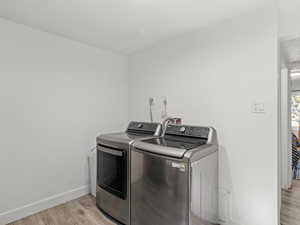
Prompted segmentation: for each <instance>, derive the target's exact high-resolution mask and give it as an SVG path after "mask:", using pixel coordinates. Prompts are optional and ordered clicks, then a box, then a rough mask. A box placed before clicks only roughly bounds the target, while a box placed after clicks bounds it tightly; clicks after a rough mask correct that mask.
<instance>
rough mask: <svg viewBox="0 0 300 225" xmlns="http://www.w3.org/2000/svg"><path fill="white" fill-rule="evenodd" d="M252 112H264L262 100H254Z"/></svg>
mask: <svg viewBox="0 0 300 225" xmlns="http://www.w3.org/2000/svg"><path fill="white" fill-rule="evenodd" d="M252 113H266V110H265V104H264V103H262V102H255V103H253V104H252Z"/></svg>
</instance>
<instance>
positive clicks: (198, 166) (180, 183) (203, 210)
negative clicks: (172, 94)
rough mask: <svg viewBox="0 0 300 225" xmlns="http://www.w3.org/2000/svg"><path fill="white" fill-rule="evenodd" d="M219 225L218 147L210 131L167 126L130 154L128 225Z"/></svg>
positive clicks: (134, 147) (141, 141)
mask: <svg viewBox="0 0 300 225" xmlns="http://www.w3.org/2000/svg"><path fill="white" fill-rule="evenodd" d="M217 222H218V142H217V137H216V132H215V130H214V129H213V128H210V127H196V126H185V125H169V126H167V128H166V131H165V135H164V136H163V137H156V138H151V139H147V140H140V141H136V142H134V143H133V147H132V149H131V225H153V224H155V225H211V224H217Z"/></svg>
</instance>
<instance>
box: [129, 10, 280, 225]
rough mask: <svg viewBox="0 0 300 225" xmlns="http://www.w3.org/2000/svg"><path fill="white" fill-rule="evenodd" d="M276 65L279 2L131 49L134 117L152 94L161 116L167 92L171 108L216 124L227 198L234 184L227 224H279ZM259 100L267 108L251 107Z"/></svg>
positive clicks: (143, 112)
mask: <svg viewBox="0 0 300 225" xmlns="http://www.w3.org/2000/svg"><path fill="white" fill-rule="evenodd" d="M277 65H278V63H277V26H276V18H275V10H273V6H271V7H268V8H267V10H263V9H261V10H259V9H258V10H256V11H255V12H253V13H249V14H248V15H243V16H240V17H238V18H232V20H228V21H224V23H222V24H217V25H215V26H214V27H210V28H207V29H203V30H200V31H198V32H195V33H190V34H186V35H184V36H181V37H177V38H175V39H173V40H168V41H165V42H162V43H159V44H157V45H155V46H153V47H152V48H148V49H145V50H144V51H141V52H138V53H136V54H133V55H132V56H131V57H130V87H129V93H130V94H129V99H130V107H129V109H130V112H129V115H130V118H131V119H135V120H146V119H148V108H147V102H148V97H150V96H153V97H155V100H156V109H155V119H156V120H158V119H159V118H160V107H161V104H162V103H161V101H162V97H163V96H167V98H168V101H169V115H179V116H182V117H183V121H184V123H185V124H197V125H204V126H213V127H215V128H216V129H217V131H218V137H219V142H220V174H221V175H220V193H221V196H220V198H221V200H222V202H221V203H224V202H223V200H224V199H223V197H224V198H226V196H223V195H222V194H224V193H226V190H228V191H229V192H231V194H229V199H228V201H227V202H225V204H228V207H227V208H222V211H221V218H222V219H226V220H227V224H239V225H275V224H278V176H277V171H278V168H277V151H278V150H277V147H278V146H277V100H278V98H277V91H278V90H277V88H278V87H277V86H278V84H277V78H278V72H277V67H278V66H277ZM256 101H258V102H263V103H265V108H266V113H265V114H253V113H251V104H252V103H253V102H256ZM224 190H225V191H224ZM227 197H228V196H227ZM227 210H229V211H227Z"/></svg>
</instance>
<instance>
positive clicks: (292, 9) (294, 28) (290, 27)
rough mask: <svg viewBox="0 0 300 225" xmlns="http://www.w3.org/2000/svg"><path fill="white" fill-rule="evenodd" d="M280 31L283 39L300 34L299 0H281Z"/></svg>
mask: <svg viewBox="0 0 300 225" xmlns="http://www.w3.org/2000/svg"><path fill="white" fill-rule="evenodd" d="M278 3H279V9H280V14H279V16H280V17H279V25H280V26H279V28H280V30H279V32H280V36H281V37H282V38H283V39H292V38H297V37H299V36H300V28H299V26H298V21H299V20H300V14H299V8H300V2H299V0H289V1H286V0H279V1H278Z"/></svg>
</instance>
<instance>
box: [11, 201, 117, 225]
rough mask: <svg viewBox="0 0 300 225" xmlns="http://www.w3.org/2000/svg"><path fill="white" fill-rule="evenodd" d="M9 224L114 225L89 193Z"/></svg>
mask: <svg viewBox="0 0 300 225" xmlns="http://www.w3.org/2000/svg"><path fill="white" fill-rule="evenodd" d="M9 225H115V224H114V223H112V222H111V221H110V220H108V219H107V218H106V217H105V216H104V215H103V214H102V213H101V212H100V211H99V210H98V209H97V207H96V201H95V198H94V197H93V196H91V195H86V196H83V197H81V198H79V199H76V200H73V201H70V202H67V203H65V204H62V205H59V206H56V207H54V208H51V209H47V210H45V211H42V212H40V213H37V214H35V215H32V216H29V217H26V218H24V219H22V220H19V221H16V222H14V223H10V224H9Z"/></svg>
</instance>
